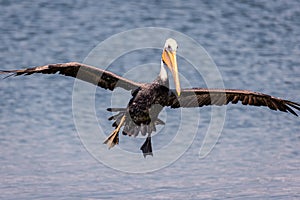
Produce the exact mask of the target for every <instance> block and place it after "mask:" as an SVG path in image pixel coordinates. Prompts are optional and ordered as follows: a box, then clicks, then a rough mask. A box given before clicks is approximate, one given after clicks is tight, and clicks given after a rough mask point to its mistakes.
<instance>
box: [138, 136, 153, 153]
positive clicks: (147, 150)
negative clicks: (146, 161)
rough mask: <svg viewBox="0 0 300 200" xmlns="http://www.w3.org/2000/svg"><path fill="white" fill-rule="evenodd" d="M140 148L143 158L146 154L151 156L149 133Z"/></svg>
mask: <svg viewBox="0 0 300 200" xmlns="http://www.w3.org/2000/svg"><path fill="white" fill-rule="evenodd" d="M140 150H142V152H143V156H144V158H146V156H148V155H151V156H153V153H152V144H151V135H150V134H149V135H148V137H147V138H146V140H145V142H144V144H143V145H142V146H141V148H140Z"/></svg>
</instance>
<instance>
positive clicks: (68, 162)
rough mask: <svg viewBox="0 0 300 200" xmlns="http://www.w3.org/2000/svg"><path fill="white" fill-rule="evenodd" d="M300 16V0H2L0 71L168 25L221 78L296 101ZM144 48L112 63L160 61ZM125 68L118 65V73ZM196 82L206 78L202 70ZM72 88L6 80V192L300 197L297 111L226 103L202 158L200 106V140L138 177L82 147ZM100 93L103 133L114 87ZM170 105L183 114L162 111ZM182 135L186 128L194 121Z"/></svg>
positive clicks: (1, 157)
mask: <svg viewBox="0 0 300 200" xmlns="http://www.w3.org/2000/svg"><path fill="white" fill-rule="evenodd" d="M299 22H300V3H299V2H298V1H296V0H294V1H293V0H291V1H281V0H277V1H272V2H270V1H267V0H265V1H155V2H149V1H148V2H147V1H145V2H140V1H136V2H135V1H126V3H120V2H119V1H107V2H106V1H83V0H78V1H75V0H74V1H65V2H64V1H44V0H41V1H5V0H3V1H0V44H1V45H0V52H1V53H0V61H1V67H0V68H1V69H15V68H23V67H27V66H36V65H43V64H48V63H57V62H69V61H78V62H82V61H83V60H84V59H85V57H86V56H87V55H88V53H89V52H90V51H91V50H92V49H93V48H94V47H95V46H96V45H98V44H99V42H101V41H103V40H105V39H107V38H108V37H110V36H111V35H113V34H116V33H119V32H121V31H126V30H129V29H132V28H139V27H149V26H152V27H165V28H170V29H173V30H176V31H179V32H182V33H183V34H186V35H187V36H189V37H191V38H193V39H194V40H195V41H197V42H198V43H199V44H201V45H202V46H203V47H204V48H205V49H206V51H207V52H208V53H209V55H210V56H211V57H212V59H213V60H214V62H215V63H216V65H217V66H218V69H219V71H220V73H221V75H222V77H223V81H224V85H225V87H227V88H239V89H250V90H254V91H260V92H264V93H267V94H271V95H273V96H278V97H282V98H287V99H290V100H293V101H298V102H299V101H300V95H299V91H300V90H299V88H300V79H299V77H300V23H299ZM162 43H163V41H162ZM178 51H179V52H180V44H179V49H178ZM190 51H193V49H190ZM146 53H147V55H149V56H144V57H143V55H141V54H138V53H136V54H134V53H133V54H131V55H129V56H128V57H126V56H125V57H124V58H123V59H120V60H117V61H116V62H115V64H116V65H115V66H121V65H122V66H126V67H127V68H126V69H130V67H131V66H132V65H133V66H132V67H135V66H136V64H141V63H147V62H152V61H153V60H152V59H153V58H157V63H158V65H159V59H160V51H147V52H146ZM178 59H179V61H178V62H179V64H180V63H184V62H183V61H182V60H180V58H178ZM99 67H101V66H99ZM124 69H125V68H120V69H118V67H114V68H113V70H114V72H116V73H124V72H125V71H124ZM179 70H181V71H185V70H186V71H187V70H188V66H185V65H184V66H182V65H181V66H179ZM136 73H137V76H142V75H143V74H140V75H139V74H138V73H141V72H138V70H137V72H136ZM185 73H186V74H188V73H189V72H185ZM192 82H193V83H196V84H195V85H193V86H202V87H205V83H204V82H203V79H201V80H192ZM197 83H198V84H197ZM73 85H74V80H73V79H72V78H66V77H63V76H58V75H57V76H42V75H33V76H31V77H17V78H9V79H5V80H0V96H1V101H0V106H1V109H0V130H1V131H0V198H1V199H41V198H46V199H77V198H78V199H79V198H85V199H93V198H95V199H111V198H113V199H224V198H233V199H299V198H300V155H299V150H300V149H299V146H300V133H299V132H300V128H299V122H300V121H299V120H300V119H299V118H297V117H295V116H293V115H291V114H287V113H280V112H275V111H270V110H268V109H265V108H253V107H243V106H241V105H240V104H239V105H229V106H228V107H227V114H226V119H225V125H224V129H223V131H222V135H221V137H220V139H219V141H218V143H217V145H216V146H215V148H214V149H213V151H212V152H211V153H210V154H209V155H208V156H207V157H205V158H204V159H199V154H198V153H199V148H200V146H201V144H202V141H203V138H204V135H205V130H206V129H207V127H208V125H207V124H208V122H209V121H210V115H209V112H210V109H209V108H202V109H200V116H201V124H200V125H199V131H198V133H197V135H196V138H195V139H194V142H193V144H192V145H191V147H190V148H189V149H188V150H187V151H186V152H185V153H184V154H183V156H182V157H181V158H180V159H178V160H177V161H176V162H174V163H173V164H171V165H169V166H167V167H165V168H163V169H160V170H158V171H155V172H151V173H142V174H131V173H124V172H120V171H117V170H114V169H111V168H110V167H108V166H105V165H103V164H102V163H100V162H98V161H97V160H96V159H94V157H93V156H91V155H90V154H89V153H88V151H87V150H86V149H85V147H84V146H83V145H82V143H81V141H80V139H79V136H78V134H77V131H76V129H75V125H74V121H73V113H72V92H73ZM96 95H97V96H96V100H97V102H96V103H97V105H98V103H99V105H98V106H96V112H97V116H98V118H99V121H100V122H99V123H100V124H101V126H102V128H103V130H104V131H105V132H106V133H107V134H108V133H109V132H110V131H111V130H112V128H111V124H110V122H108V121H106V118H107V117H108V116H109V113H107V112H106V111H105V109H106V106H107V107H109V105H110V99H109V98H110V96H109V95H110V92H108V91H104V90H101V89H99V90H97V93H96ZM83 103H84V102H83ZM124 105H126V101H125V102H124ZM170 112H171V114H172V112H173V113H174V114H177V113H178V112H177V111H176V112H174V111H165V112H164V113H162V114H163V116H165V115H166V113H170ZM174 116H176V115H174ZM175 119H176V117H175ZM86 123H87V124H86V125H87V126H89V124H88V123H89V122H86ZM172 123H173V124H172ZM172 123H170V124H168V125H167V126H166V128H165V130H166V131H164V132H162V133H161V134H158V135H156V136H155V137H154V138H153V144H154V149H155V148H156V149H159V148H161V145H163V142H165V141H168V140H169V139H170V138H172V137H173V135H172V131H173V129H172V127H173V126H174V127H176V120H175V121H173V122H172ZM167 130H168V131H167ZM184 134H186V137H189V136H190V133H189V129H186V131H185V133H184ZM120 139H121V142H122V144H120V146H121V147H123V148H124V149H126V150H130V151H134V152H139V150H138V148H139V145H140V144H141V143H142V142H143V139H135V140H134V139H132V138H129V137H124V136H121V138H120ZM99 145H102V144H101V142H99ZM110 152H111V153H112V154H114V150H111V151H108V154H109V153H110ZM157 154H159V153H158V152H157ZM157 154H156V153H155V152H154V157H153V158H151V157H149V158H147V159H146V160H145V159H144V158H143V157H142V155H141V159H140V162H157V160H158V158H159V155H157Z"/></svg>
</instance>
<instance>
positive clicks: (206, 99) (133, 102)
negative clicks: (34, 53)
mask: <svg viewBox="0 0 300 200" xmlns="http://www.w3.org/2000/svg"><path fill="white" fill-rule="evenodd" d="M176 51H177V42H176V41H175V40H174V39H171V38H169V39H167V40H166V43H165V45H164V48H163V51H162V56H161V68H160V73H159V75H158V77H157V78H156V79H155V80H154V81H153V82H152V83H137V82H134V81H131V80H128V79H126V78H123V77H120V76H118V75H116V74H114V73H112V72H109V71H105V70H103V69H99V68H96V67H93V66H89V65H86V64H82V63H77V62H69V63H60V64H49V65H44V66H38V67H33V68H27V69H20V70H1V71H0V73H1V74H9V76H11V75H15V76H19V75H30V74H33V73H42V74H55V73H59V74H62V75H65V76H71V77H74V78H77V79H81V80H83V81H86V82H89V83H92V84H94V85H96V86H99V87H102V88H104V89H109V90H114V89H115V88H116V87H121V88H123V89H125V90H129V91H131V94H132V98H131V99H130V101H129V103H128V105H127V107H126V108H108V109H107V110H108V111H111V112H118V113H117V114H115V115H113V116H112V117H110V118H109V120H115V122H114V123H113V126H114V127H115V130H114V131H113V132H112V133H111V134H110V135H109V136H108V137H107V139H106V140H105V141H104V143H105V144H107V145H108V146H109V148H111V147H113V146H114V145H116V144H118V143H119V131H120V129H121V128H122V127H123V134H124V135H129V136H137V135H138V134H139V133H141V134H142V135H147V137H146V140H145V142H144V144H143V145H142V146H141V150H142V152H143V155H144V156H146V155H153V154H152V145H151V133H152V132H154V131H156V127H155V126H156V125H158V124H164V122H163V121H162V120H160V119H159V118H158V115H159V113H160V111H161V110H162V109H163V107H171V108H179V107H201V106H208V105H217V106H221V105H226V104H228V103H229V102H231V103H232V104H236V103H237V102H239V101H240V102H241V103H242V104H243V105H253V106H266V107H269V108H270V109H272V110H279V111H283V112H290V113H292V114H294V115H296V116H298V115H297V114H296V112H295V111H294V110H293V109H296V110H300V104H299V103H295V102H292V101H289V100H285V99H280V98H276V97H273V96H270V95H267V94H262V93H258V92H252V91H248V90H232V89H225V90H224V89H207V88H190V89H182V88H180V83H179V76H178V68H177V61H176ZM167 69H169V70H170V72H171V73H172V75H173V79H174V82H175V89H169V79H168V73H167Z"/></svg>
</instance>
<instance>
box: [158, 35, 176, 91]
mask: <svg viewBox="0 0 300 200" xmlns="http://www.w3.org/2000/svg"><path fill="white" fill-rule="evenodd" d="M177 48H178V45H177V42H176V41H175V40H174V39H172V38H169V39H167V40H166V43H165V46H164V49H163V53H162V56H161V59H162V62H163V63H164V64H165V65H166V66H167V67H168V68H169V70H170V71H171V73H172V75H173V79H174V83H175V88H176V92H177V95H178V96H179V95H180V82H179V75H178V67H177V60H176V51H177Z"/></svg>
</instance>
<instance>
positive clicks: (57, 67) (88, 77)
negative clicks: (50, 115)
mask: <svg viewBox="0 0 300 200" xmlns="http://www.w3.org/2000/svg"><path fill="white" fill-rule="evenodd" d="M34 73H42V74H56V73H58V74H62V75H65V76H71V77H74V78H77V79H80V80H83V81H86V82H89V83H92V84H94V85H97V86H100V87H102V88H105V89H109V90H113V89H115V88H116V87H121V88H124V89H125V90H134V89H136V88H138V87H140V86H141V84H140V83H136V82H134V81H131V80H128V79H126V78H123V77H121V76H118V75H116V74H114V73H112V72H109V71H105V70H103V69H99V68H96V67H93V66H90V65H86V64H82V63H77V62H69V63H58V64H49V65H44V66H39V67H33V68H28V69H20V70H8V71H6V70H0V74H10V75H9V76H12V75H14V76H19V75H31V74H34Z"/></svg>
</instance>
